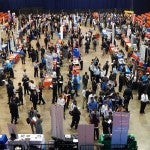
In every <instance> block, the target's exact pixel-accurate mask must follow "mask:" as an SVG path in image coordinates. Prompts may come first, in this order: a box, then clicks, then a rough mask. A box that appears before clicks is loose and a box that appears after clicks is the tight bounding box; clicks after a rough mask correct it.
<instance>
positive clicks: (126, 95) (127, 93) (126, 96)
mask: <svg viewBox="0 0 150 150" xmlns="http://www.w3.org/2000/svg"><path fill="white" fill-rule="evenodd" d="M123 97H124V105H125V108H126V110H127V111H128V105H129V102H130V99H131V98H132V99H133V94H132V90H131V89H130V88H129V87H128V88H126V89H125V91H124V93H123Z"/></svg>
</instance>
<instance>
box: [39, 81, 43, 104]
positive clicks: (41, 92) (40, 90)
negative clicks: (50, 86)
mask: <svg viewBox="0 0 150 150" xmlns="http://www.w3.org/2000/svg"><path fill="white" fill-rule="evenodd" d="M42 94H43V86H42V83H41V82H40V83H39V102H38V104H39V105H40V104H41V102H42V103H43V105H44V104H45V101H44V99H43V96H42Z"/></svg>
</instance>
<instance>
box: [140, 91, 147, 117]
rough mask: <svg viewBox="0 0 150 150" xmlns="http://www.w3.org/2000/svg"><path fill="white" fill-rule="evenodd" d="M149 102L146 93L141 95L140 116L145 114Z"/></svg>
mask: <svg viewBox="0 0 150 150" xmlns="http://www.w3.org/2000/svg"><path fill="white" fill-rule="evenodd" d="M148 102H149V99H148V95H147V93H146V91H144V92H143V94H142V95H141V107H140V114H145V107H146V104H147V103H148Z"/></svg>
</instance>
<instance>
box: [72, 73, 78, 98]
mask: <svg viewBox="0 0 150 150" xmlns="http://www.w3.org/2000/svg"><path fill="white" fill-rule="evenodd" d="M78 85H79V83H78V79H77V75H74V79H73V89H74V90H75V94H76V96H79V95H78Z"/></svg>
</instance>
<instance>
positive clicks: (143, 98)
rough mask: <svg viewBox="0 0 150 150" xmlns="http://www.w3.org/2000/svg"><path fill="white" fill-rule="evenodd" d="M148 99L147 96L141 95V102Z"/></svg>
mask: <svg viewBox="0 0 150 150" xmlns="http://www.w3.org/2000/svg"><path fill="white" fill-rule="evenodd" d="M148 101H149V99H148V95H147V94H142V95H141V102H148Z"/></svg>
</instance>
